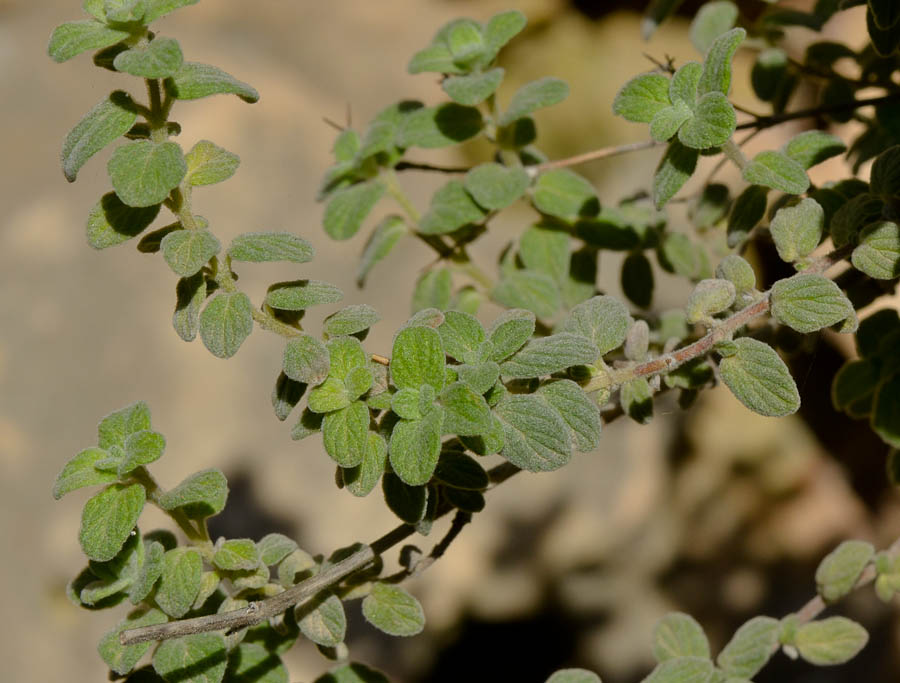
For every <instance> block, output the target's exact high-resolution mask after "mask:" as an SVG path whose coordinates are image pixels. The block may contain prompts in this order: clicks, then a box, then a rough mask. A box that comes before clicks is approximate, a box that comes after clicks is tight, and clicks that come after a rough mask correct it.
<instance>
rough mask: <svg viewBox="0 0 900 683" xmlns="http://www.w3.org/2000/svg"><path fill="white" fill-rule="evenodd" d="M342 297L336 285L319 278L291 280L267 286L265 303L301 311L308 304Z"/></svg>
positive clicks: (285, 309)
mask: <svg viewBox="0 0 900 683" xmlns="http://www.w3.org/2000/svg"><path fill="white" fill-rule="evenodd" d="M343 298H344V293H343V292H342V291H341V290H340V288H339V287H338V286H337V285H333V284H331V283H330V282H322V281H320V280H292V281H291V282H278V283H276V284H274V285H272V286H271V287H269V292H268V293H267V294H266V304H267V305H269V306H271V307H272V308H277V309H279V310H282V311H303V310H306V309H307V308H309V307H310V306H320V305H322V304H334V303H337V302H338V301H340V300H341V299H343Z"/></svg>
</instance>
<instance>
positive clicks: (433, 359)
mask: <svg viewBox="0 0 900 683" xmlns="http://www.w3.org/2000/svg"><path fill="white" fill-rule="evenodd" d="M390 368H391V379H392V380H393V382H394V384H395V385H396V386H397V388H398V389H403V388H407V387H408V388H410V389H418V388H419V387H421V386H422V385H423V384H429V385H431V387H432V388H433V389H434V390H435V391H436V392H440V390H441V389H442V388H443V386H444V349H443V346H442V344H441V335H440V334H439V333H438V332H437V331H436V330H434V329H432V328H430V327H420V326H415V327H406V328H404V329H402V330H401V331H400V332H399V333H398V334H397V336H396V337H395V338H394V346H393V350H392V351H391V366H390Z"/></svg>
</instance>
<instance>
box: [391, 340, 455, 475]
mask: <svg viewBox="0 0 900 683" xmlns="http://www.w3.org/2000/svg"><path fill="white" fill-rule="evenodd" d="M408 329H415V328H408ZM443 417H444V415H443V411H442V410H441V409H440V408H433V409H431V410H430V411H429V412H428V413H427V414H425V415H424V416H423V417H422V418H420V419H418V420H400V422H398V423H397V424H396V425H394V431H393V432H392V433H391V443H390V447H389V451H390V458H391V467H392V468H393V470H394V472H396V473H397V476H398V477H400V479H401V480H403V483H405V484H407V485H408V486H422V485H423V484H426V483H428V481H429V480H430V479H431V475H432V474H433V473H434V468H435V467H436V466H437V461H438V456H439V455H440V451H441V428H442V423H443Z"/></svg>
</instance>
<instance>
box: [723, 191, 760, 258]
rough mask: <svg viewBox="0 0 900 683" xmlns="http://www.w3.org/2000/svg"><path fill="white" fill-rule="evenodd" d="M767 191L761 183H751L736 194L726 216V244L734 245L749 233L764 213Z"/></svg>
mask: <svg viewBox="0 0 900 683" xmlns="http://www.w3.org/2000/svg"><path fill="white" fill-rule="evenodd" d="M768 193H769V191H768V189H766V188H765V187H762V186H761V185H751V186H750V187H748V188H747V189H745V190H744V191H743V192H741V193H740V194H739V195H738V198H737V199H736V200H735V201H734V206H732V208H731V215H730V216H729V217H728V246H729V247H736V246H738V245H739V244H740V243H741V242H743V241H744V240H745V239H747V236H748V235H749V234H750V231H751V230H753V228H755V227H756V225H757V223H759V222H760V221H761V220H762V217H763V216H765V215H766V205H767V203H768V200H767V195H768Z"/></svg>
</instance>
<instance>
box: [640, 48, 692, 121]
mask: <svg viewBox="0 0 900 683" xmlns="http://www.w3.org/2000/svg"><path fill="white" fill-rule="evenodd" d="M702 73H703V65H702V64H698V63H697V62H685V63H684V64H682V65H681V66H680V67H678V70H677V71H676V72H675V73H674V74H673V75H672V80H671V81H669V99H670V100H672V103H673V104H675V103H678V102H679V100H680V101H681V102H683V103H684V104H686V105H688V108H689V109H690V110H691V111H693V110H694V109H695V108H696V106H697V84H698V83H699V82H700V75H701V74H702ZM651 123H652V121H651Z"/></svg>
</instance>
